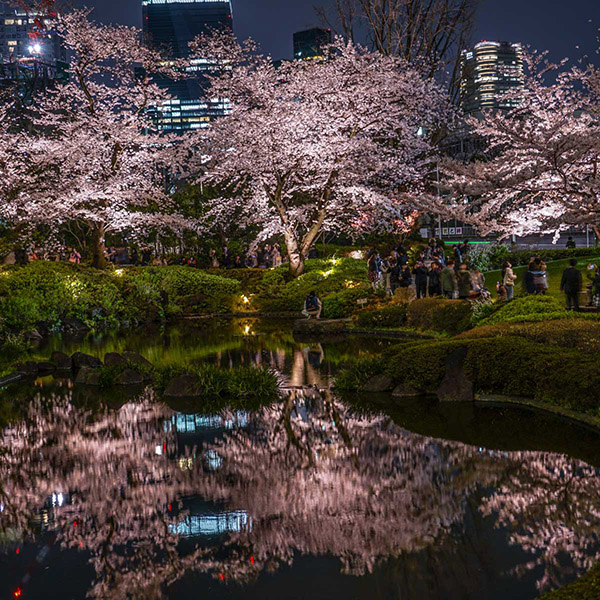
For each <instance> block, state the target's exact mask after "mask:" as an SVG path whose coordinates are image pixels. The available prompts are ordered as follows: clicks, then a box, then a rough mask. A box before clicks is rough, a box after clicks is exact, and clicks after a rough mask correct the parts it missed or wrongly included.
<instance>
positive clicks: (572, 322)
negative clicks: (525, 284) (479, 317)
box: [458, 313, 600, 352]
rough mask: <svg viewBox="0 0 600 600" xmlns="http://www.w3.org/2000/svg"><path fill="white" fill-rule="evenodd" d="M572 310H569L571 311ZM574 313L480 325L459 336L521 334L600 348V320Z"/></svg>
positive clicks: (540, 341)
mask: <svg viewBox="0 0 600 600" xmlns="http://www.w3.org/2000/svg"><path fill="white" fill-rule="evenodd" d="M569 314H570V313H569ZM586 316H587V315H578V314H577V313H575V315H574V316H573V318H570V319H561V320H555V321H543V322H538V323H511V322H508V323H498V324H496V325H486V326H481V327H477V328H475V329H472V330H470V331H467V332H465V333H462V334H461V335H460V336H458V337H459V338H463V339H481V338H500V337H506V336H511V337H515V336H519V337H522V338H524V339H527V340H530V341H532V342H536V343H538V344H550V345H555V346H559V347H561V348H573V349H577V350H581V351H583V352H600V322H599V321H598V320H595V321H590V320H589V319H586V318H585V317H586Z"/></svg>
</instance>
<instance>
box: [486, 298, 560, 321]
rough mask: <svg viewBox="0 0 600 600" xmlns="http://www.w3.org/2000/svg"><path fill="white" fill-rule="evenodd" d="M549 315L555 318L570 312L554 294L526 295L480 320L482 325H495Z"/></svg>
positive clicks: (544, 317) (543, 317) (542, 317)
mask: <svg viewBox="0 0 600 600" xmlns="http://www.w3.org/2000/svg"><path fill="white" fill-rule="evenodd" d="M549 315H552V316H553V318H557V317H556V315H559V317H558V318H561V317H560V316H561V315H562V317H563V318H564V317H566V316H567V315H568V312H567V311H566V310H565V308H564V306H563V303H562V302H561V301H560V300H558V299H557V298H554V297H553V296H524V297H522V298H515V299H514V300H512V301H511V302H507V303H506V304H504V305H503V306H502V307H501V308H500V310H498V311H497V312H495V313H494V314H492V315H491V316H489V317H488V318H486V319H483V320H482V321H480V325H493V324H495V323H510V322H518V321H527V320H535V319H540V320H543V319H547V318H548V316H549Z"/></svg>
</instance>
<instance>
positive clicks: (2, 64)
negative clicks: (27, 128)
mask: <svg viewBox="0 0 600 600" xmlns="http://www.w3.org/2000/svg"><path fill="white" fill-rule="evenodd" d="M52 4H53V0H47V2H46V6H45V7H43V8H40V10H39V11H32V12H25V11H23V10H21V9H17V8H14V7H11V6H9V5H8V4H7V3H3V2H0V86H2V87H11V89H16V90H17V91H18V93H19V94H20V96H21V97H22V99H24V100H25V101H26V102H27V101H29V100H30V99H31V97H32V95H33V94H34V93H35V92H36V91H39V90H41V89H43V88H44V87H47V86H48V85H51V84H52V83H53V82H54V81H55V79H56V78H57V77H60V76H61V75H64V73H65V71H64V69H65V68H66V64H65V61H66V51H65V48H64V46H63V45H62V44H61V41H60V38H59V36H58V35H57V34H56V33H55V32H54V31H53V24H54V22H55V20H56V16H57V15H56V13H55V12H54V11H53V9H52Z"/></svg>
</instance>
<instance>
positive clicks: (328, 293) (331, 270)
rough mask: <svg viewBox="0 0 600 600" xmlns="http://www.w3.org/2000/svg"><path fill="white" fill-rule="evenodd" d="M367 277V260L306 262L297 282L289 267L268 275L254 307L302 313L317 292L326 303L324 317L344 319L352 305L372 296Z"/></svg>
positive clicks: (263, 280)
mask: <svg viewBox="0 0 600 600" xmlns="http://www.w3.org/2000/svg"><path fill="white" fill-rule="evenodd" d="M366 275H367V273H366V267H365V263H364V261H362V260H354V259H350V258H339V259H335V258H334V259H315V260H307V261H306V271H305V273H304V274H302V275H300V277H297V278H296V279H291V278H290V276H289V273H288V268H287V267H286V266H283V267H280V268H278V269H273V270H269V271H266V272H265V274H264V276H263V279H262V281H261V282H260V283H259V284H258V285H257V296H256V298H255V299H254V305H255V306H256V307H257V308H258V309H259V310H261V311H264V312H288V311H300V310H302V307H303V305H304V300H305V298H306V297H307V296H308V294H309V293H310V292H311V291H313V290H314V291H315V292H316V293H317V295H318V296H319V298H321V301H322V302H323V310H324V314H323V316H326V315H327V316H328V318H334V315H335V316H336V317H337V316H338V315H339V316H340V317H345V316H348V315H349V314H350V313H351V310H350V305H351V304H352V307H354V305H355V301H356V300H357V299H358V298H364V297H367V296H370V295H371V294H372V293H373V292H372V290H371V288H370V286H369V284H368V282H367V278H366ZM349 285H350V286H352V287H348V286H349ZM346 292H347V293H346ZM340 294H341V295H340ZM329 299H331V300H332V303H331V308H330V309H328V308H327V305H328V301H329Z"/></svg>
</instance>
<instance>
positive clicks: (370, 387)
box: [363, 375, 394, 392]
mask: <svg viewBox="0 0 600 600" xmlns="http://www.w3.org/2000/svg"><path fill="white" fill-rule="evenodd" d="M393 389H394V382H393V381H392V378H391V377H389V376H388V375H374V376H373V377H371V379H369V381H367V383H365V385H364V387H363V392H389V391H391V390H393Z"/></svg>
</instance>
